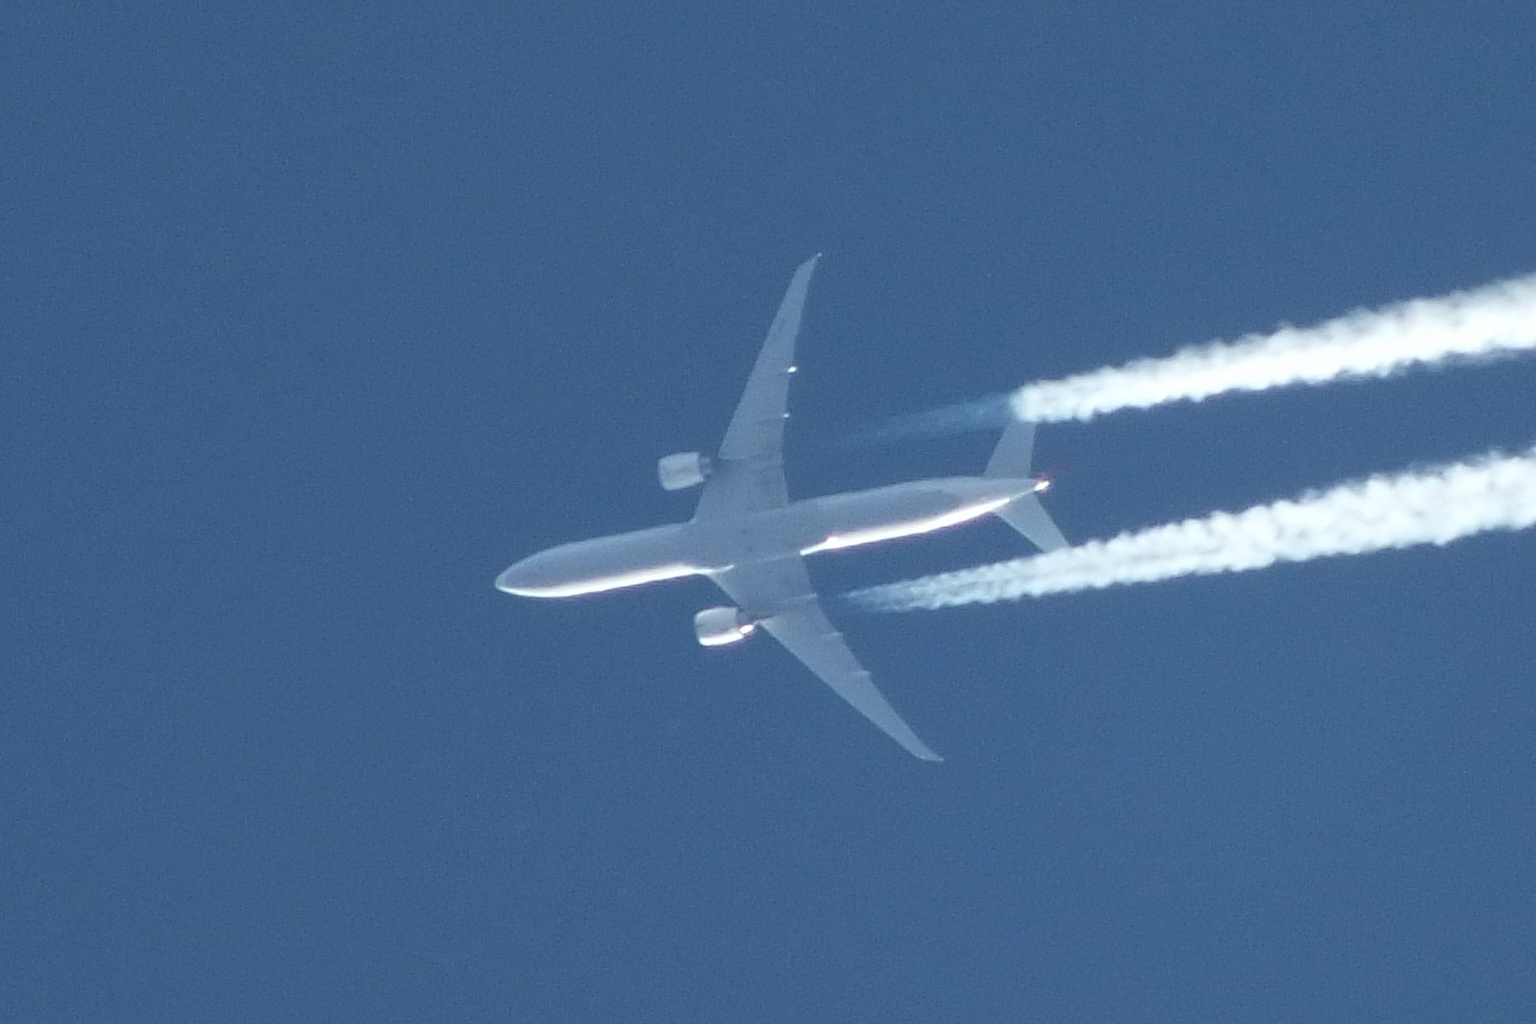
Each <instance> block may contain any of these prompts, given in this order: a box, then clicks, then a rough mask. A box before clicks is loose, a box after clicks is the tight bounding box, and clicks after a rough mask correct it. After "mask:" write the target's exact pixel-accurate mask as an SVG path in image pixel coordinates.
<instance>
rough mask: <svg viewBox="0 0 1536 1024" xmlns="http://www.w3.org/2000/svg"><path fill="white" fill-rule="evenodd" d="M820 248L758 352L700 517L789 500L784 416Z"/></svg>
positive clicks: (793, 281)
mask: <svg viewBox="0 0 1536 1024" xmlns="http://www.w3.org/2000/svg"><path fill="white" fill-rule="evenodd" d="M819 259H821V256H820V254H817V255H815V256H812V257H811V258H810V259H808V260H806V261H805V262H804V263H802V264H800V266H799V267H798V268H797V269H796V270H795V274H794V276H793V277H792V278H790V281H789V288H788V290H786V291H785V292H784V299H783V301H782V302H780V303H779V311H778V313H777V314H775V315H774V318H773V324H772V326H770V327H769V328H768V337H767V338H766V339H765V340H764V341H763V347H762V350H761V351H759V352H758V354H757V363H756V364H755V365H754V366H753V367H752V376H750V377H749V378H747V387H746V390H745V391H743V392H742V395H741V401H740V402H738V403H737V405H736V412H735V414H734V415H732V416H731V425H730V426H729V427H727V428H726V431H725V440H723V441H721V442H720V454H719V457H718V458H716V460H715V468H714V472H713V473H711V475H710V477H709V479H707V480H705V481H704V493H703V494H702V495H700V496H699V508H698V511H697V512H695V513H694V518H696V519H708V518H712V517H715V516H730V515H747V514H749V513H751V512H758V511H762V510H764V509H769V508H780V507H782V506H784V505H787V504H788V503H789V492H788V489H787V488H786V486H785V484H784V458H783V452H784V421H785V419H787V418H788V417H789V380H790V377H791V375H793V374H794V372H795V340H796V338H798V337H799V335H800V315H801V313H802V312H804V310H805V296H806V293H807V292H808V291H809V290H810V287H811V274H812V273H814V272H815V270H816V261H817V260H819Z"/></svg>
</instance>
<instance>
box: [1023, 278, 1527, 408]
mask: <svg viewBox="0 0 1536 1024" xmlns="http://www.w3.org/2000/svg"><path fill="white" fill-rule="evenodd" d="M1533 348H1536V274H1533V275H1530V276H1527V277H1521V278H1516V279H1514V280H1510V281H1503V282H1500V283H1497V284H1491V285H1488V286H1486V287H1483V288H1478V289H1475V290H1473V291H1465V292H1456V293H1454V294H1451V295H1446V296H1443V297H1441V298H1437V299H1414V300H1413V301H1411V302H1404V303H1401V304H1399V305H1395V306H1387V307H1385V308H1383V309H1379V310H1360V311H1357V312H1354V313H1350V314H1347V315H1345V316H1342V317H1340V318H1339V319H1337V320H1330V321H1328V322H1327V323H1323V324H1319V325H1317V326H1316V327H1306V328H1298V327H1285V328H1282V329H1281V330H1279V331H1276V332H1275V333H1274V334H1268V335H1259V334H1251V335H1248V336H1246V337H1243V338H1239V339H1238V340H1237V341H1233V342H1216V343H1213V344H1209V345H1201V346H1196V347H1193V348H1186V349H1181V350H1180V351H1178V352H1175V353H1174V354H1173V355H1171V356H1168V357H1166V358H1162V359H1138V360H1136V361H1135V362H1131V363H1126V364H1125V365H1124V366H1115V367H1106V368H1105V369H1101V370H1093V371H1090V372H1088V373H1080V374H1078V375H1076V376H1073V377H1066V378H1063V379H1061V380H1048V381H1039V382H1037V383H1034V384H1026V385H1025V386H1024V387H1022V388H1020V389H1019V390H1018V391H1016V392H1015V393H1014V395H1013V409H1014V413H1015V415H1017V416H1018V417H1019V418H1020V419H1025V420H1034V421H1035V422H1037V423H1047V422H1058V421H1062V420H1089V419H1092V418H1093V417H1095V416H1100V415H1103V414H1104V413H1107V412H1114V411H1115V410H1117V409H1146V408H1150V407H1151V406H1154V405H1162V404H1163V403H1165V402H1177V401H1181V400H1187V401H1196V402H1198V401H1200V400H1201V399H1204V398H1209V397H1210V396H1212V395H1218V394H1222V393H1223V392H1228V391H1265V390H1268V389H1269V388H1278V387H1284V386H1286V385H1289V384H1324V383H1327V382H1328V381H1333V380H1339V379H1341V378H1347V377H1385V376H1387V375H1389V374H1392V373H1395V372H1397V371H1399V370H1403V369H1406V368H1408V367H1410V366H1416V365H1417V366H1435V365H1438V364H1442V363H1445V362H1447V361H1449V360H1453V359H1466V358H1476V357H1479V356H1493V355H1499V354H1502V353H1509V352H1515V351H1520V350H1527V349H1533Z"/></svg>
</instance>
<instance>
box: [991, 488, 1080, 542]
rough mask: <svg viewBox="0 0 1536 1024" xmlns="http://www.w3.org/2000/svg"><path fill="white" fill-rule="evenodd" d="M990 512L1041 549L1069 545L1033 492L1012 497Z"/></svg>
mask: <svg viewBox="0 0 1536 1024" xmlns="http://www.w3.org/2000/svg"><path fill="white" fill-rule="evenodd" d="M992 514H993V515H995V516H997V518H999V519H1001V520H1002V521H1003V522H1005V523H1007V524H1008V525H1009V526H1011V527H1013V528H1014V529H1015V530H1018V531H1019V532H1020V533H1022V534H1023V535H1024V536H1025V537H1027V538H1029V541H1030V543H1032V544H1034V546H1035V547H1037V548H1039V549H1040V550H1041V551H1055V550H1056V549H1057V548H1064V547H1068V546H1069V545H1068V544H1067V538H1065V537H1063V536H1062V535H1061V531H1060V530H1059V529H1057V528H1056V524H1055V523H1054V522H1052V521H1051V517H1050V514H1049V513H1047V512H1046V511H1045V507H1044V506H1043V505H1041V504H1040V499H1039V498H1037V497H1035V496H1034V495H1033V494H1026V495H1023V496H1022V497H1018V498H1014V499H1013V500H1012V501H1010V502H1009V503H1008V504H1006V505H1004V506H1003V507H1002V508H1000V509H998V510H997V511H996V512H994V513H992Z"/></svg>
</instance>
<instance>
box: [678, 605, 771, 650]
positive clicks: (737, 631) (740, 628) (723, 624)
mask: <svg viewBox="0 0 1536 1024" xmlns="http://www.w3.org/2000/svg"><path fill="white" fill-rule="evenodd" d="M755 629H757V623H755V622H753V621H752V620H751V619H749V618H747V616H746V615H745V614H744V613H743V612H742V610H741V609H740V608H729V607H721V608H705V609H704V610H703V611H701V612H699V614H697V615H695V616H694V617H693V632H694V633H695V635H697V636H698V638H699V643H701V644H703V645H704V646H705V647H723V646H725V645H726V644H734V643H736V642H737V641H739V640H745V639H746V638H747V637H749V636H751V635H752V631H753V630H755Z"/></svg>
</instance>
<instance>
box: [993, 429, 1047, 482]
mask: <svg viewBox="0 0 1536 1024" xmlns="http://www.w3.org/2000/svg"><path fill="white" fill-rule="evenodd" d="M1034 449H1035V425H1034V424H1033V423H1031V422H1029V421H1028V420H1021V419H1017V418H1015V417H1012V416H1010V417H1009V418H1008V425H1007V426H1006V427H1004V428H1003V435H1002V436H1001V437H999V438H998V439H997V447H996V448H994V449H992V458H991V459H990V460H989V461H988V462H987V468H986V469H984V470H982V473H981V475H982V476H985V477H992V478H994V479H997V478H1000V479H1005V480H1023V479H1024V478H1025V477H1027V476H1029V460H1030V458H1031V457H1032V456H1033V453H1034Z"/></svg>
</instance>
